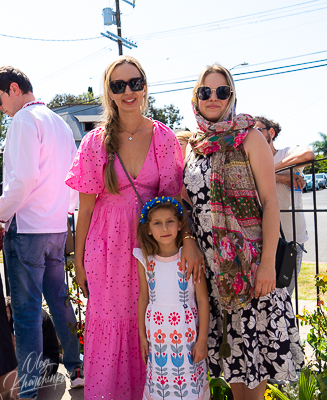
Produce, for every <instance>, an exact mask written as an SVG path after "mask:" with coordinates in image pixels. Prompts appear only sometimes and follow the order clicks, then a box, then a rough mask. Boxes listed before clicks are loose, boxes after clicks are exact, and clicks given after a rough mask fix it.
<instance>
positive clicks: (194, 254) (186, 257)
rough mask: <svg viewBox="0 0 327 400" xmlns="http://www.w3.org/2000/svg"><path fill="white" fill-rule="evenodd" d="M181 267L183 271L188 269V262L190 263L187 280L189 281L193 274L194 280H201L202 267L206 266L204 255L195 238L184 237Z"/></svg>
mask: <svg viewBox="0 0 327 400" xmlns="http://www.w3.org/2000/svg"><path fill="white" fill-rule="evenodd" d="M181 262H182V264H181V268H182V270H183V271H185V269H186V262H187V264H188V267H187V275H186V280H187V281H188V280H189V279H190V277H191V275H192V274H193V282H194V284H196V282H200V276H201V267H203V268H204V265H205V264H204V257H203V254H202V253H201V251H200V249H199V248H198V246H197V244H196V242H195V240H193V239H184V240H183V249H182V254H181Z"/></svg>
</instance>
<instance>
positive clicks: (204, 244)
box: [184, 156, 304, 389]
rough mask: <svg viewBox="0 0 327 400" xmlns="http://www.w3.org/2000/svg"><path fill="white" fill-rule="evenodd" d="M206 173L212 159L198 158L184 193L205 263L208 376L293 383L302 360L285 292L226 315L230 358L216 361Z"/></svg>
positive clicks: (218, 331) (218, 317) (216, 304)
mask: <svg viewBox="0 0 327 400" xmlns="http://www.w3.org/2000/svg"><path fill="white" fill-rule="evenodd" d="M210 172H211V158H210V157H202V156H196V157H195V159H194V160H193V161H192V164H191V165H190V166H189V167H188V168H186V169H185V171H184V185H185V189H186V191H187V193H188V196H189V198H190V199H191V202H192V204H193V209H192V216H191V220H192V232H193V234H194V235H195V236H196V238H197V241H198V244H199V247H200V249H201V250H202V252H203V254H204V257H205V263H206V278H207V286H208V293H209V301H210V324H209V337H208V351H209V354H208V365H209V373H210V376H211V377H213V378H218V377H219V376H220V375H221V374H222V372H223V373H224V378H225V379H226V381H227V382H228V383H244V384H245V385H246V386H247V387H249V388H250V389H254V388H255V387H256V386H258V385H259V383H260V382H262V381H264V380H266V379H276V380H278V381H284V380H296V379H297V372H298V371H299V370H300V369H301V368H302V367H303V365H304V360H303V352H302V348H301V345H300V338H299V332H298V329H297V325H296V320H295V317H294V313H293V308H292V303H291V299H290V297H289V295H288V293H287V290H286V289H275V290H274V291H273V292H271V293H269V294H268V295H267V296H264V297H260V298H259V299H253V300H252V301H251V302H250V303H249V304H247V306H245V307H244V308H241V309H240V310H238V311H237V312H230V313H229V314H228V319H227V321H228V325H227V333H228V336H227V340H228V343H229V344H230V346H231V356H230V357H229V358H227V359H221V358H220V357H219V354H218V351H219V346H220V344H221V343H222V332H223V324H222V320H223V318H222V310H221V307H220V301H219V292H218V288H217V284H216V278H215V274H214V268H213V251H212V244H213V243H212V233H211V232H212V222H211V209H210Z"/></svg>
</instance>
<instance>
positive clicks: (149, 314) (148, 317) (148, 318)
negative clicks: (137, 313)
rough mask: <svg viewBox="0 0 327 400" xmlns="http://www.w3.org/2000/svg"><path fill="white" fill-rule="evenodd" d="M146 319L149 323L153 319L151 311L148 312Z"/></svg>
mask: <svg viewBox="0 0 327 400" xmlns="http://www.w3.org/2000/svg"><path fill="white" fill-rule="evenodd" d="M146 318H147V320H148V321H150V319H151V310H148V311H147V312H146Z"/></svg>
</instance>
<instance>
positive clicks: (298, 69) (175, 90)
mask: <svg viewBox="0 0 327 400" xmlns="http://www.w3.org/2000/svg"><path fill="white" fill-rule="evenodd" d="M325 66H327V64H321V65H314V66H312V67H305V68H297V69H293V70H291V71H281V72H274V73H272V74H265V75H258V76H250V77H248V78H241V79H235V82H238V81H245V80H249V79H256V78H263V77H266V76H272V75H281V74H288V73H290V72H296V71H303V70H306V69H313V68H319V67H325ZM189 89H193V86H191V87H186V88H180V89H171V90H164V91H162V92H155V93H149V95H156V94H161V93H169V92H179V91H181V90H189Z"/></svg>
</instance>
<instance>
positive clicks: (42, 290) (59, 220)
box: [0, 67, 84, 398]
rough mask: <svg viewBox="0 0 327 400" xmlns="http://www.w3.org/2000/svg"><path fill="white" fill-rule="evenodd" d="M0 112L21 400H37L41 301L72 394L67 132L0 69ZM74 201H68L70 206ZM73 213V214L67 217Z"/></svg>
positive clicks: (76, 375) (76, 367)
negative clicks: (5, 124)
mask: <svg viewBox="0 0 327 400" xmlns="http://www.w3.org/2000/svg"><path fill="white" fill-rule="evenodd" d="M0 110H2V111H3V112H4V113H5V114H7V115H8V116H10V117H13V120H12V122H11V125H10V128H9V130H8V133H7V137H6V144H5V152H4V185H3V194H2V196H1V197H0V220H1V221H4V222H6V234H5V237H4V253H5V256H6V262H7V266H8V277H9V284H10V290H11V301H12V311H13V319H14V329H15V338H16V351H17V361H18V377H19V379H20V382H21V381H22V380H24V382H25V384H21V385H20V388H19V390H20V398H36V397H37V393H38V384H39V382H40V373H41V372H42V369H43V368H42V367H43V364H42V362H39V363H37V362H35V357H36V359H38V360H42V358H43V355H42V353H43V335H42V314H41V306H42V294H43V295H44V298H45V300H46V302H47V304H48V306H49V308H50V312H51V314H52V316H53V321H54V323H55V327H56V331H57V333H58V336H59V338H60V341H61V343H62V346H63V349H64V357H63V362H64V364H65V366H66V368H67V370H69V371H70V372H71V384H72V387H78V386H83V385H84V377H83V372H82V369H81V367H82V362H81V361H80V359H79V341H78V339H77V337H76V335H75V334H72V332H71V327H72V326H74V325H75V323H76V318H75V314H74V311H73V309H72V306H71V304H69V303H68V304H67V285H66V283H65V271H64V248H65V241H66V236H67V214H68V211H69V202H70V194H71V191H70V189H69V188H67V187H66V185H65V183H64V181H65V176H66V174H67V172H68V169H69V167H70V165H71V162H72V161H73V158H74V155H75V153H76V146H75V143H74V139H73V134H72V131H71V129H70V128H69V127H68V125H67V124H66V123H65V122H64V121H63V120H62V119H61V117H59V116H58V115H56V114H54V113H53V112H52V111H51V110H49V109H48V108H47V107H46V106H45V104H44V103H42V102H40V101H36V99H35V97H34V94H33V87H32V85H31V82H30V81H29V79H28V77H27V76H26V75H25V74H24V73H23V72H22V71H19V70H18V69H15V68H13V67H0ZM73 197H74V196H72V198H73ZM71 211H72V210H71Z"/></svg>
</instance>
